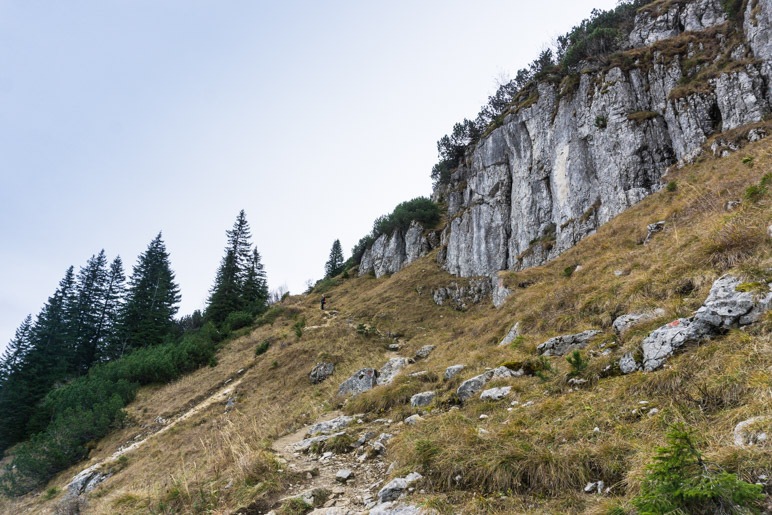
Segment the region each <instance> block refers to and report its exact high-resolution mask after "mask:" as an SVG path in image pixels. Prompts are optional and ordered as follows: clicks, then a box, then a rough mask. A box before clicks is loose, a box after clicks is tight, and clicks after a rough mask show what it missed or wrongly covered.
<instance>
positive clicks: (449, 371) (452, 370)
mask: <svg viewBox="0 0 772 515" xmlns="http://www.w3.org/2000/svg"><path fill="white" fill-rule="evenodd" d="M464 368H465V366H464V365H451V366H449V367H448V368H446V369H445V375H444V376H443V377H445V380H446V381H447V380H448V379H452V378H453V377H455V376H457V375H458V374H459V373H460V372H461V371H462V370H464Z"/></svg>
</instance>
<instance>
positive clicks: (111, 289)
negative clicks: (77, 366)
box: [98, 256, 126, 361]
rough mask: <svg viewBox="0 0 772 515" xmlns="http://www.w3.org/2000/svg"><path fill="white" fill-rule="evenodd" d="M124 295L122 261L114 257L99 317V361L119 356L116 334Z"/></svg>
mask: <svg viewBox="0 0 772 515" xmlns="http://www.w3.org/2000/svg"><path fill="white" fill-rule="evenodd" d="M125 295H126V276H125V275H124V273H123V260H121V257H120V256H116V258H115V259H113V262H112V263H111V264H110V272H109V275H108V281H107V291H106V292H105V296H104V299H103V300H104V302H103V304H102V313H101V317H100V327H99V332H100V334H101V335H102V338H101V339H100V341H99V342H98V345H99V347H98V358H99V361H105V360H110V359H114V358H116V357H118V356H120V350H119V349H120V348H121V346H120V335H119V334H118V328H119V322H120V315H121V311H122V307H123V301H124V297H125Z"/></svg>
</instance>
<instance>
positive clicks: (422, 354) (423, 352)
mask: <svg viewBox="0 0 772 515" xmlns="http://www.w3.org/2000/svg"><path fill="white" fill-rule="evenodd" d="M434 349H435V347H434V345H424V346H423V347H421V348H420V349H418V351H417V352H416V353H415V359H416V360H419V359H426V358H428V357H429V354H431V353H432V351H433V350H434Z"/></svg>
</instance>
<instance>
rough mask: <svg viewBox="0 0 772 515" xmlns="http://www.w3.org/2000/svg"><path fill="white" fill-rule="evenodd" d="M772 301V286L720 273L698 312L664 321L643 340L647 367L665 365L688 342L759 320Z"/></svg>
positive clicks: (649, 369) (644, 363) (653, 367)
mask: <svg viewBox="0 0 772 515" xmlns="http://www.w3.org/2000/svg"><path fill="white" fill-rule="evenodd" d="M770 305H772V286H770V285H765V284H756V283H742V282H741V281H740V279H739V278H737V277H734V276H731V275H725V276H723V277H720V278H719V279H717V280H716V281H715V282H714V283H713V286H712V287H711V288H710V293H709V294H708V298H707V299H706V300H705V303H704V304H703V305H702V307H700V309H698V310H697V312H696V313H695V314H694V316H692V317H690V318H679V319H677V320H674V321H672V322H670V323H669V324H666V325H663V326H662V327H660V328H658V329H656V330H654V331H653V332H652V333H651V334H650V335H649V336H647V337H646V338H645V339H644V340H643V342H642V343H641V350H642V351H643V369H644V370H646V371H651V370H655V369H657V368H659V367H661V366H662V365H663V364H664V363H665V361H666V360H667V359H668V358H669V357H670V356H672V355H673V353H675V352H676V351H677V350H678V349H679V348H680V347H682V346H683V345H684V344H686V343H687V342H690V341H699V340H702V339H704V338H709V337H711V336H714V335H717V334H721V333H722V332H725V331H726V330H728V329H730V328H732V327H739V326H744V325H748V324H751V323H753V322H757V321H758V320H760V319H761V317H762V315H763V314H764V313H765V312H766V311H767V310H769V308H770ZM628 365H629V364H628Z"/></svg>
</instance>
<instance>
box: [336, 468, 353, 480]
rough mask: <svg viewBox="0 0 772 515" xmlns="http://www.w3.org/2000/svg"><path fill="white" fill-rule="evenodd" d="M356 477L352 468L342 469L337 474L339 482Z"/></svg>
mask: <svg viewBox="0 0 772 515" xmlns="http://www.w3.org/2000/svg"><path fill="white" fill-rule="evenodd" d="M353 477H354V472H353V471H352V470H351V469H340V470H339V471H338V472H337V473H336V474H335V481H337V482H339V483H345V482H346V481H348V480H349V479H352V478H353Z"/></svg>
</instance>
